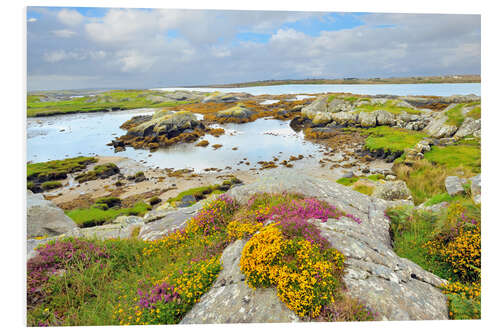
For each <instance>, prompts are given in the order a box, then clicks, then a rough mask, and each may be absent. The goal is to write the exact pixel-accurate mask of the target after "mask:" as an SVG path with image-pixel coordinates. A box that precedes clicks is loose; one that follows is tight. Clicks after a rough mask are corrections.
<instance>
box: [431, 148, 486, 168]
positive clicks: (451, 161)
mask: <svg viewBox="0 0 500 333" xmlns="http://www.w3.org/2000/svg"><path fill="white" fill-rule="evenodd" d="M462 142H463V141H462ZM424 156H425V158H426V159H427V160H429V161H431V162H433V163H437V164H440V165H443V166H445V167H447V168H457V167H463V168H466V169H468V170H470V171H471V172H472V173H479V172H481V147H480V146H479V145H478V144H477V142H471V143H462V144H457V145H450V146H445V147H440V146H432V148H431V150H430V151H428V152H426V153H425V154H424Z"/></svg>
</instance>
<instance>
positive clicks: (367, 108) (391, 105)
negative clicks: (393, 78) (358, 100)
mask: <svg viewBox="0 0 500 333" xmlns="http://www.w3.org/2000/svg"><path fill="white" fill-rule="evenodd" d="M397 103H398V101H397V100H389V101H387V102H386V103H384V104H363V105H360V106H358V107H356V109H355V111H356V112H373V111H376V110H385V111H387V112H389V113H392V114H394V115H399V114H401V113H402V112H406V113H408V114H420V113H421V111H420V110H415V109H413V108H409V107H403V106H397Z"/></svg>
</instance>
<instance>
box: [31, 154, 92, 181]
mask: <svg viewBox="0 0 500 333" xmlns="http://www.w3.org/2000/svg"><path fill="white" fill-rule="evenodd" d="M95 162H97V159H95V158H94V157H74V158H67V159H64V160H55V161H49V162H41V163H32V164H27V166H26V169H27V178H28V180H36V181H38V182H43V181H48V180H56V179H64V178H66V174H68V173H72V172H76V171H81V170H83V169H85V167H86V166H87V165H88V164H91V163H95Z"/></svg>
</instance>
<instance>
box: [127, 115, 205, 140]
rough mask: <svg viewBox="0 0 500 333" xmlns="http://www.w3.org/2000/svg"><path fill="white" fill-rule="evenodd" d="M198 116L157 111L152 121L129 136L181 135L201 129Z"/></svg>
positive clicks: (133, 130) (131, 129)
mask: <svg viewBox="0 0 500 333" xmlns="http://www.w3.org/2000/svg"><path fill="white" fill-rule="evenodd" d="M201 126H202V124H201V123H200V121H199V120H198V119H197V118H196V116H195V115H194V114H193V113H191V112H188V111H178V112H173V111H162V110H159V111H157V112H156V113H155V114H154V115H153V118H152V119H151V120H150V121H147V122H144V123H141V124H139V125H138V126H135V127H132V128H130V129H129V130H128V133H127V134H128V135H132V136H137V137H148V136H153V137H156V136H160V135H165V136H166V137H168V138H171V137H174V136H177V135H179V134H180V133H182V132H184V131H186V130H191V129H195V128H198V127H201Z"/></svg>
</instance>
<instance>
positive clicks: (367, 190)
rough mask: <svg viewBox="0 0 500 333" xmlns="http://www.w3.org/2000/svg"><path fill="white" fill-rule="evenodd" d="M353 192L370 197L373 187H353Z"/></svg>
mask: <svg viewBox="0 0 500 333" xmlns="http://www.w3.org/2000/svg"><path fill="white" fill-rule="evenodd" d="M352 189H353V190H354V191H358V192H359V193H363V194H366V195H372V193H373V190H374V187H373V186H366V185H359V184H358V185H354V187H353V188H352Z"/></svg>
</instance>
